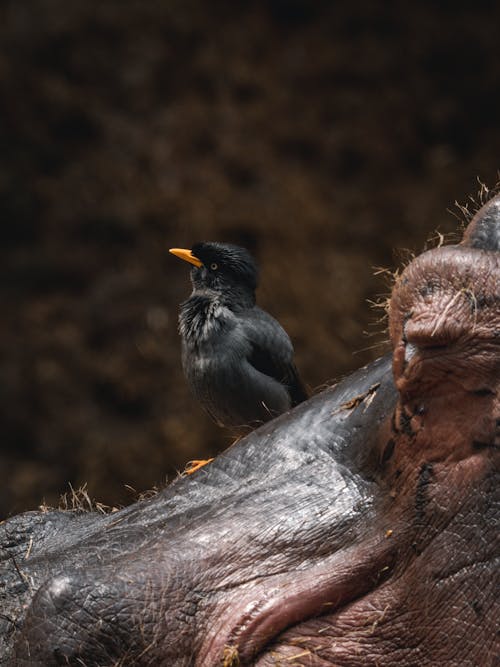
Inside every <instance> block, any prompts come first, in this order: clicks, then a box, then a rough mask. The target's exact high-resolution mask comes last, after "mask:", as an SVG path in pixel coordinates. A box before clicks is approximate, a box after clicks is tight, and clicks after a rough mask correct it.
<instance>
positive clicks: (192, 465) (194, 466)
mask: <svg viewBox="0 0 500 667" xmlns="http://www.w3.org/2000/svg"><path fill="white" fill-rule="evenodd" d="M212 461H213V458H211V459H193V461H188V462H187V464H186V468H185V469H184V473H183V474H184V475H192V474H193V473H194V472H196V471H197V470H199V469H200V468H203V466H206V465H207V463H211V462H212Z"/></svg>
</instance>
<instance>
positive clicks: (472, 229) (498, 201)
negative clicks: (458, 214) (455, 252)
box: [462, 194, 500, 252]
mask: <svg viewBox="0 0 500 667" xmlns="http://www.w3.org/2000/svg"><path fill="white" fill-rule="evenodd" d="M462 245H465V246H468V247H469V248H477V249H478V250H496V251H497V252H498V251H500V194H497V195H495V196H494V197H493V198H492V199H490V201H488V202H486V204H485V205H484V206H482V207H481V208H480V209H479V211H478V212H477V213H476V215H475V216H474V217H473V218H472V220H471V222H470V224H469V226H468V227H467V229H466V230H465V233H464V237H463V239H462Z"/></svg>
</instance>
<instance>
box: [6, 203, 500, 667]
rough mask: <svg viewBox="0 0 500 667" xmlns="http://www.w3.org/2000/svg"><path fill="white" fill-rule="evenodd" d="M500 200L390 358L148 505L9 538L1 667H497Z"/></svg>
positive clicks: (57, 519)
mask: <svg viewBox="0 0 500 667" xmlns="http://www.w3.org/2000/svg"><path fill="white" fill-rule="evenodd" d="M499 289H500V197H499V196H496V197H494V198H493V199H491V200H490V201H489V202H488V203H486V204H485V205H484V206H483V208H482V209H481V210H480V211H479V212H478V213H476V215H475V217H474V218H473V220H472V222H471V223H470V224H469V227H468V228H467V230H466V232H465V235H464V240H463V242H462V244H460V245H456V246H447V247H441V248H436V249H434V250H431V251H429V252H426V253H424V254H423V255H421V256H420V257H418V258H417V259H415V260H414V261H413V262H412V263H411V264H410V265H409V266H408V267H407V268H406V270H405V271H404V272H403V273H402V275H401V276H400V277H399V278H398V280H397V282H396V285H395V287H394V290H393V295H392V299H391V302H390V306H389V324H390V334H391V340H392V345H393V354H392V356H391V357H384V358H382V359H379V360H378V361H376V362H375V363H373V364H371V365H370V366H367V367H365V368H362V369H361V370H359V371H358V372H356V373H354V374H353V375H352V376H351V377H349V378H347V379H345V380H344V381H343V382H341V383H340V384H338V385H337V386H336V387H333V388H330V389H327V390H326V391H324V392H323V393H321V394H319V395H317V396H315V397H314V398H312V399H310V400H309V401H307V402H305V403H303V404H301V405H299V406H298V407H297V408H295V409H294V410H292V411H291V412H288V413H286V414H284V415H282V416H280V417H278V418H277V419H275V420H273V421H272V422H269V423H268V424H265V425H264V426H262V427H261V428H259V429H258V430H256V431H254V432H253V433H251V434H250V435H248V436H247V437H246V438H244V439H243V440H240V441H239V442H238V443H237V444H235V445H233V446H232V447H231V448H230V449H229V450H228V451H226V452H225V453H224V454H222V455H221V456H219V457H218V458H217V459H216V461H214V462H213V463H212V464H211V465H209V466H206V467H205V468H202V469H201V470H199V471H198V472H197V473H195V474H194V475H193V476H192V477H190V478H180V479H178V480H176V481H175V482H174V483H173V484H171V485H170V486H169V487H168V488H166V489H165V490H163V491H162V492H161V493H159V494H158V495H157V496H156V497H154V498H151V499H149V500H143V501H141V502H138V503H136V504H134V505H132V506H130V507H127V508H125V509H123V510H121V511H119V512H116V513H113V514H108V515H100V514H97V513H77V512H63V511H51V512H47V513H39V512H30V513H27V514H23V515H21V516H17V517H13V518H11V519H9V520H7V521H5V522H4V523H3V524H1V525H0V547H1V550H0V655H1V656H2V658H1V659H0V663H1V664H3V665H16V666H17V665H19V666H25V665H36V666H42V665H43V666H52V665H75V666H76V665H78V666H79V667H81V666H87V667H111V666H112V665H123V666H125V665H137V666H140V667H142V666H146V665H161V666H165V667H187V666H188V665H189V666H193V667H212V666H214V667H215V666H224V667H235V666H236V665H257V666H258V667H268V666H271V665H282V666H285V665H295V666H298V665H303V666H317V667H320V666H321V667H327V666H328V667H332V666H334V665H335V666H342V667H364V666H366V665H374V666H379V667H385V666H387V665H391V666H392V665H394V666H396V665H397V666H407V667H409V666H418V667H422V666H431V665H432V666H435V665H446V666H451V665H454V666H460V667H467V666H470V667H477V666H481V667H493V665H498V664H499V656H500V645H499V644H500V642H499V637H498V630H499V619H500V603H499V598H498V583H499V581H498V570H499V567H498V566H499V557H500V547H499V540H498V538H499V533H500V531H499V528H500V507H499V504H500V503H499V487H500V479H499V478H500V475H499V466H498V461H499V447H500V437H499V424H500V400H499V384H500V295H499Z"/></svg>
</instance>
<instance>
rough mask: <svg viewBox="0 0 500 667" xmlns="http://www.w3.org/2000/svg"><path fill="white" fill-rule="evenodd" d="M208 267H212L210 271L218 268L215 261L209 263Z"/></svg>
mask: <svg viewBox="0 0 500 667" xmlns="http://www.w3.org/2000/svg"><path fill="white" fill-rule="evenodd" d="M210 268H211V269H212V271H217V269H218V268H219V265H218V264H217V263H216V262H212V263H211V264H210Z"/></svg>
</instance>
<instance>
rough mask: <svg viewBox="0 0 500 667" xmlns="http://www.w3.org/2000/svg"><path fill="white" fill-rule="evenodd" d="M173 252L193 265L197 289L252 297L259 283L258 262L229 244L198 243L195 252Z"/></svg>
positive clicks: (245, 252)
mask: <svg viewBox="0 0 500 667" xmlns="http://www.w3.org/2000/svg"><path fill="white" fill-rule="evenodd" d="M170 252H171V253H172V254H173V255H175V256H176V257H179V258H180V259H183V260H184V261H186V262H189V263H190V264H192V265H193V268H192V269H191V282H192V284H193V289H194V290H195V291H196V290H202V289H209V290H211V291H214V292H217V293H219V294H221V295H223V296H226V297H228V298H231V296H232V295H234V296H236V295H238V297H240V298H241V296H242V295H245V294H246V295H248V296H250V295H251V296H252V298H253V295H254V292H255V289H256V287H257V283H258V269H257V265H256V263H255V260H254V259H253V257H252V256H251V254H250V253H249V252H248V250H246V249H245V248H241V247H240V246H236V245H232V244H229V243H219V242H216V241H214V242H204V243H195V244H194V245H193V247H192V248H191V250H185V249H183V248H171V249H170Z"/></svg>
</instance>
